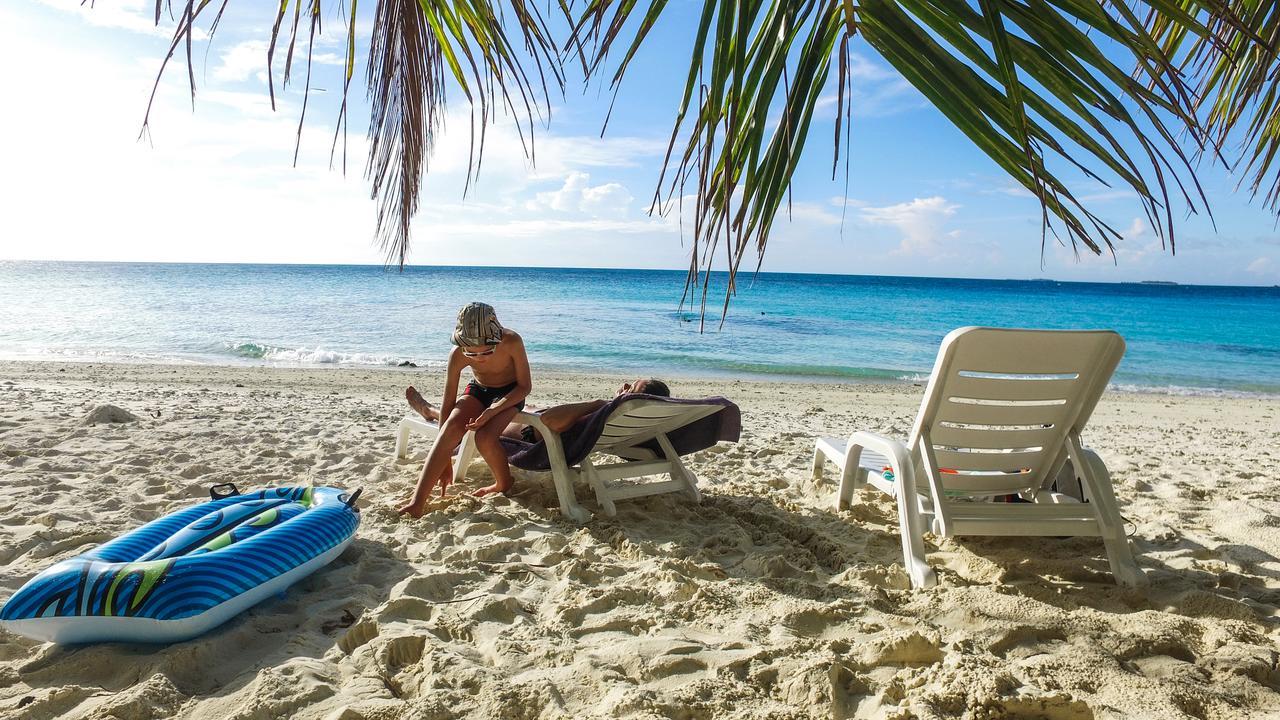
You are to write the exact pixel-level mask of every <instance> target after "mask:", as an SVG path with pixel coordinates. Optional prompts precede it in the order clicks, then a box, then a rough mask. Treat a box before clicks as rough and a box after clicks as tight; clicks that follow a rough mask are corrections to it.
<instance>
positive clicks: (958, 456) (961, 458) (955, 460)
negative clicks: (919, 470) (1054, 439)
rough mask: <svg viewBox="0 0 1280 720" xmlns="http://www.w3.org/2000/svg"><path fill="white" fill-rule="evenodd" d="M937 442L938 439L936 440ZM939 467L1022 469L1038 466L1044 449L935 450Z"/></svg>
mask: <svg viewBox="0 0 1280 720" xmlns="http://www.w3.org/2000/svg"><path fill="white" fill-rule="evenodd" d="M935 444H936V441H935ZM934 455H935V457H937V458H938V467H940V468H952V469H955V470H1021V469H1023V468H1036V467H1038V466H1039V465H1040V463H1041V462H1042V461H1043V456H1044V455H1045V453H1044V451H1042V450H1037V451H1034V452H1010V453H1004V452H984V453H977V452H955V451H952V450H934Z"/></svg>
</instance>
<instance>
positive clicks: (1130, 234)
mask: <svg viewBox="0 0 1280 720" xmlns="http://www.w3.org/2000/svg"><path fill="white" fill-rule="evenodd" d="M1120 234H1121V235H1123V236H1124V239H1125V240H1128V241H1130V242H1132V241H1134V240H1137V239H1138V238H1140V237H1142V236H1143V235H1146V234H1147V223H1146V221H1144V220H1143V219H1142V218H1140V217H1136V218H1134V219H1133V222H1131V223H1129V227H1128V228H1127V229H1126V230H1125V231H1124V232H1122V233H1120Z"/></svg>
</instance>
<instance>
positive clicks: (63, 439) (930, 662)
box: [0, 363, 1280, 720]
mask: <svg viewBox="0 0 1280 720" xmlns="http://www.w3.org/2000/svg"><path fill="white" fill-rule="evenodd" d="M441 380H442V378H441V377H440V376H439V375H438V374H432V373H427V372H423V371H412V370H403V371H402V370H368V371H364V370H330V369H325V370H308V369H276V368H217V367H205V366H159V365H102V364H97V365H85V364H50V363H20V364H17V363H8V364H0V452H2V454H0V598H3V597H7V596H8V595H9V594H11V593H12V592H13V591H14V590H16V589H17V588H18V587H19V586H21V585H22V583H24V582H26V580H27V579H28V578H30V577H31V576H32V575H33V574H35V573H36V572H37V571H39V570H40V569H41V568H43V567H45V566H47V565H48V564H50V563H52V562H54V561H56V560H59V559H62V558H67V557H71V556H74V555H77V554H79V553H82V552H84V551H86V550H88V549H90V548H92V547H93V546H95V545H96V544H99V543H102V542H104V541H106V540H108V539H110V538H113V537H115V536H117V535H119V534H121V533H124V532H127V531H128V530H130V529H132V528H135V527H137V526H138V525H140V524H142V523H144V522H146V521H149V520H152V519H155V518H157V517H160V516H162V515H164V514H166V513H168V512H171V511H173V510H176V509H178V508H182V507H184V506H187V505H190V504H192V503H195V502H198V501H200V500H202V499H203V498H206V497H207V488H208V487H209V486H210V485H212V484H214V483H222V482H235V483H237V484H238V485H240V487H242V488H250V487H258V486H264V485H291V484H299V483H308V482H313V483H316V484H323V485H334V486H342V487H347V488H355V487H363V488H364V489H365V492H364V495H363V499H362V501H361V506H362V514H363V524H362V525H361V527H360V530H359V532H358V535H357V538H356V540H355V542H354V543H353V544H352V546H351V547H350V548H349V549H348V550H347V551H346V552H345V553H344V554H343V555H342V556H341V557H340V558H339V559H338V560H337V561H335V562H334V563H333V564H332V565H330V566H329V567H328V568H327V569H325V570H323V571H321V572H319V573H317V574H315V575H313V576H312V577H310V578H309V579H307V580H305V581H303V582H301V583H299V584H298V585H296V586H294V587H293V588H292V589H291V590H290V591H289V592H288V593H287V594H286V595H285V596H284V597H283V598H277V599H271V600H268V601H266V602H264V603H263V604H261V605H259V606H257V607H255V608H254V609H252V610H250V611H249V612H246V613H244V614H243V615H241V616H240V617H238V618H236V619H234V620H232V621H231V622H229V623H227V624H226V625H224V626H222V627H221V628H219V629H217V630H215V631H213V632H211V633H209V634H207V635H205V636H203V637H200V638H198V639H196V640H193V641H190V642H185V643H179V644H174V645H170V646H146V645H121V644H104V645H98V646H88V647H71V648H63V647H57V646H54V645H51V644H41V643H37V642H33V641H30V640H27V639H25V638H22V637H18V636H15V635H12V634H8V633H5V632H2V631H0V717H6V718H7V717H26V718H54V717H68V718H128V719H130V720H141V719H145V718H169V717H180V718H211V719H212V718H218V719H222V718H245V719H247V718H281V717H298V718H330V719H333V720H339V719H341V720H355V719H357V718H370V719H390V718H455V717H494V718H542V717H547V718H556V717H574V718H582V717H629V718H721V717H726V718H729V717H732V718H826V717H837V718H839V717H871V718H949V717H964V718H995V717H1022V718H1033V717H1047V718H1181V717H1193V718H1237V717H1258V718H1261V717H1280V694H1277V692H1276V690H1277V688H1278V687H1280V671H1277V666H1276V662H1277V649H1278V647H1280V645H1278V643H1277V640H1278V639H1280V632H1278V630H1277V618H1278V615H1277V607H1280V559H1278V558H1280V520H1278V519H1277V516H1278V514H1280V493H1278V492H1277V490H1276V485H1277V481H1278V480H1280V442H1278V429H1280V400H1276V399H1230V398H1205V397H1173V396H1164V395H1154V394H1152V395H1145V394H1144V395H1140V394H1123V393H1108V394H1107V396H1106V397H1105V398H1104V399H1103V401H1102V403H1101V404H1100V405H1099V407H1098V411H1097V413H1096V416H1095V419H1094V422H1093V424H1092V427H1091V428H1090V431H1089V432H1088V433H1087V436H1086V438H1085V440H1086V442H1087V443H1088V444H1089V445H1091V446H1092V447H1094V448H1095V449H1096V450H1098V452H1099V453H1100V454H1101V455H1102V457H1103V458H1104V459H1105V460H1106V462H1107V463H1108V464H1109V466H1110V468H1111V470H1112V473H1113V476H1114V481H1115V484H1116V490H1117V494H1118V496H1119V499H1120V502H1121V505H1122V511H1123V512H1124V514H1125V516H1126V518H1127V519H1128V520H1129V521H1130V522H1131V524H1132V525H1131V529H1132V530H1133V531H1134V532H1133V543H1134V547H1135V550H1136V551H1137V553H1138V556H1139V562H1140V563H1141V565H1142V567H1143V568H1144V569H1145V571H1146V573H1147V575H1148V577H1149V578H1150V580H1151V585H1150V586H1149V587H1147V588H1143V589H1140V590H1132V589H1124V588H1120V587H1117V586H1116V585H1114V584H1113V583H1112V581H1111V576H1110V574H1109V572H1108V569H1107V563H1106V560H1105V558H1104V556H1103V551H1102V546H1101V543H1100V542H1097V541H1094V540H1089V539H1072V540H1055V539H1048V538H1046V539H1022V538H1008V539H1001V538H987V539H962V540H959V541H956V540H949V539H948V540H942V539H939V538H935V537H933V536H929V538H928V543H927V545H928V550H929V560H930V562H931V563H932V564H933V566H934V567H935V568H937V569H938V574H939V579H940V584H939V586H938V587H936V588H932V589H929V590H924V591H918V590H911V589H909V587H908V581H907V578H906V575H905V574H904V572H903V569H902V565H901V550H900V545H899V542H898V538H897V535H896V522H897V521H896V516H895V514H894V511H893V506H892V505H891V504H890V502H889V500H888V498H885V497H882V496H879V495H877V494H875V493H874V492H873V491H870V490H868V491H865V492H864V493H863V494H861V495H860V496H859V498H858V500H859V502H858V503H857V504H855V505H854V506H853V508H852V509H851V510H850V511H847V512H837V511H835V510H834V509H833V504H832V498H833V495H834V492H835V487H834V485H833V484H831V483H829V482H827V483H822V484H817V485H815V484H814V483H813V482H812V481H811V480H810V473H809V464H810V457H811V454H812V447H813V438H814V436H815V435H816V434H831V435H844V434H847V433H849V432H851V431H853V430H856V429H863V428H866V429H873V430H878V431H881V432H886V433H891V434H897V435H904V434H905V433H906V432H907V430H908V429H909V426H910V422H911V419H912V418H913V417H914V414H915V411H916V409H917V407H918V403H919V396H920V393H921V388H920V387H918V386H915V387H913V386H911V385H842V386H836V385H816V384H809V383H791V382H775V383H764V382H747V381H728V380H698V381H695V380H673V381H672V385H673V387H674V388H675V389H676V391H677V394H679V395H681V396H686V397H697V396H706V395H725V396H727V397H729V398H731V399H733V400H735V401H736V402H738V403H739V405H740V406H741V407H742V410H743V425H744V428H745V432H744V435H743V438H742V442H740V443H738V444H736V445H721V446H718V447H717V448H714V449H713V450H712V451H706V452H703V453H699V454H697V455H696V456H693V457H692V459H691V461H690V465H691V467H692V469H693V470H694V471H695V472H696V473H697V474H698V476H699V478H700V481H701V487H702V489H703V491H704V494H705V498H704V500H703V502H702V504H701V505H694V504H691V503H690V501H689V500H688V499H686V498H684V497H683V496H680V495H666V496H659V497H651V498H645V499H641V500H635V501H627V502H622V503H619V513H618V516H617V517H616V518H613V519H609V518H604V517H597V518H596V519H595V520H593V521H592V522H591V523H589V524H587V525H585V526H577V525H573V524H570V523H568V522H566V521H565V520H564V519H562V518H561V517H560V515H559V511H558V510H557V509H556V507H557V506H556V502H555V495H554V492H553V491H552V489H551V485H550V481H549V480H532V481H525V482H521V483H519V484H518V485H517V488H516V490H515V492H514V493H513V495H512V496H511V497H509V498H504V497H499V498H494V499H489V498H486V499H485V500H483V501H480V500H476V499H474V498H470V497H467V496H465V495H462V496H459V497H457V498H455V499H453V500H450V501H446V502H444V503H441V504H439V505H438V506H435V510H434V511H433V512H431V513H430V514H428V515H427V516H426V517H424V518H422V519H421V520H416V521H405V520H401V519H399V518H397V517H396V516H395V515H394V513H393V512H391V510H390V508H392V507H393V506H394V505H395V503H397V502H398V501H401V500H403V499H404V498H406V497H407V496H408V493H409V491H410V489H411V487H412V484H413V483H414V482H415V480H416V472H417V469H418V464H419V462H420V460H421V458H422V457H424V455H425V450H426V449H427V448H426V447H425V445H424V443H422V442H418V443H416V444H415V445H414V446H413V448H412V450H413V452H414V454H413V458H414V459H410V460H408V461H402V462H396V461H395V460H393V459H392V457H391V455H392V445H393V428H394V426H395V424H396V422H397V420H398V419H399V417H401V415H402V414H403V413H404V412H405V409H406V408H405V404H404V401H403V398H402V395H401V393H402V390H403V387H404V386H405V385H406V384H409V383H413V384H415V385H417V386H418V387H419V388H420V389H421V390H422V391H423V392H424V394H426V395H427V396H428V397H429V398H436V397H438V394H439V393H440V392H441V387H442V383H441ZM535 380H536V385H537V386H536V388H535V391H534V400H536V401H537V402H538V403H539V404H551V403H556V402H562V401H572V400H583V399H588V398H593V397H601V396H606V395H611V394H612V391H613V389H614V388H615V387H616V386H617V385H618V384H619V382H620V379H619V378H609V377H589V376H583V375H549V374H540V375H538V376H536V377H535ZM490 479H491V478H490V476H489V474H488V472H487V470H485V469H483V464H482V463H477V464H476V465H474V466H473V468H472V472H471V479H470V480H469V481H468V482H467V483H466V485H465V486H464V487H473V488H474V487H480V486H481V485H482V484H485V483H487V482H489V481H490ZM580 497H581V499H582V500H583V501H584V504H586V506H587V507H588V508H594V502H593V501H592V500H591V499H590V497H589V493H587V492H585V491H582V492H580Z"/></svg>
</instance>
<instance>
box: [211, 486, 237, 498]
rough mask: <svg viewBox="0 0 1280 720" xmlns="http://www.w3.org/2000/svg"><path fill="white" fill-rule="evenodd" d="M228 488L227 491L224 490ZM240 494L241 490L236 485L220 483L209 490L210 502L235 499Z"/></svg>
mask: <svg viewBox="0 0 1280 720" xmlns="http://www.w3.org/2000/svg"><path fill="white" fill-rule="evenodd" d="M222 488H227V489H225V490H224V489H222ZM239 494H240V488H238V487H236V484H235V483H218V484H217V485H213V486H211V487H210V488H209V499H210V500H221V499H223V498H229V497H235V496H236V495H239Z"/></svg>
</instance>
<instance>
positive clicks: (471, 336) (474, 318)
mask: <svg viewBox="0 0 1280 720" xmlns="http://www.w3.org/2000/svg"><path fill="white" fill-rule="evenodd" d="M500 342H502V324H501V323H499V322H498V314H497V313H495V312H494V311H493V306H492V305H487V304H485V303H482V302H473V303H470V304H468V305H467V306H466V307H464V308H462V309H461V310H459V311H458V325H457V327H455V328H454V330H453V344H454V345H457V346H458V347H459V348H461V349H462V354H463V355H466V356H467V357H468V358H471V359H473V360H479V361H482V362H483V361H484V359H485V358H487V357H489V356H490V355H492V354H493V351H494V349H495V348H496V347H497V346H498V343H500Z"/></svg>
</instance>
